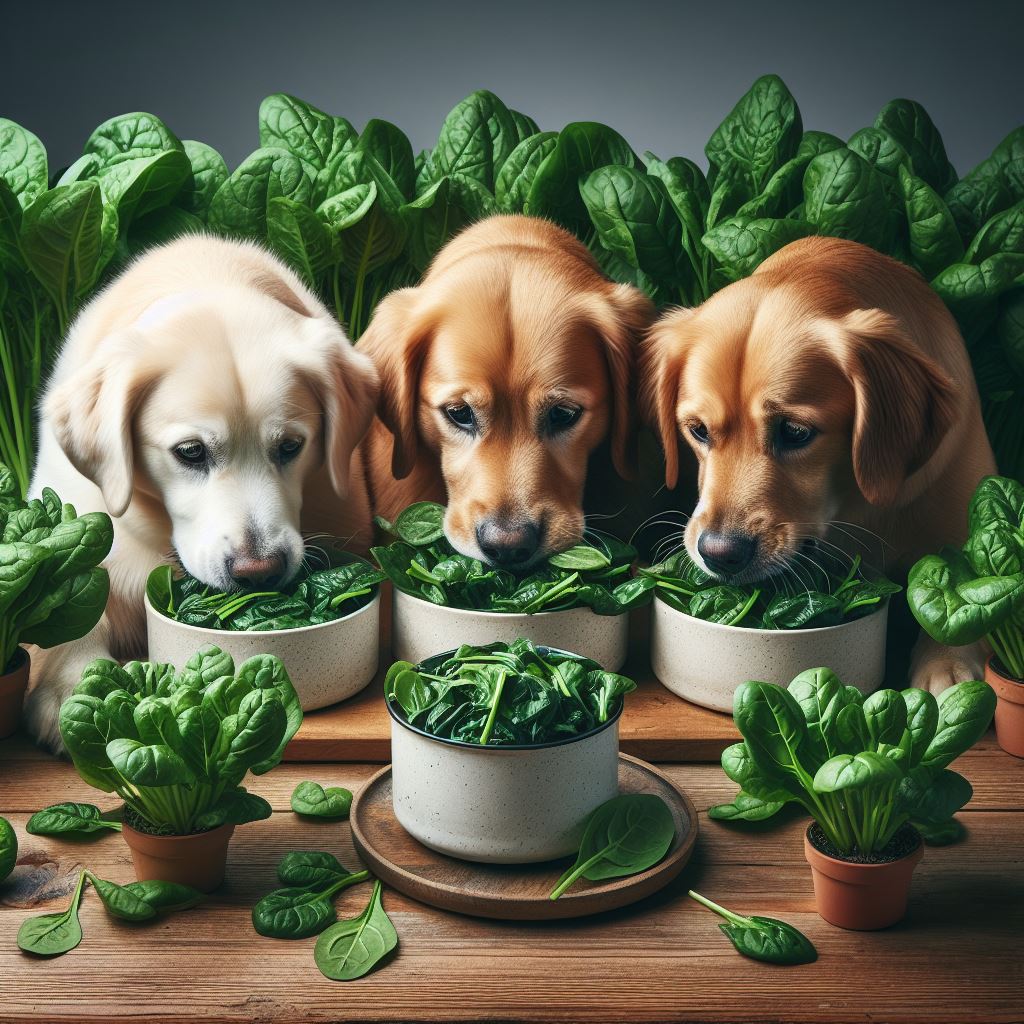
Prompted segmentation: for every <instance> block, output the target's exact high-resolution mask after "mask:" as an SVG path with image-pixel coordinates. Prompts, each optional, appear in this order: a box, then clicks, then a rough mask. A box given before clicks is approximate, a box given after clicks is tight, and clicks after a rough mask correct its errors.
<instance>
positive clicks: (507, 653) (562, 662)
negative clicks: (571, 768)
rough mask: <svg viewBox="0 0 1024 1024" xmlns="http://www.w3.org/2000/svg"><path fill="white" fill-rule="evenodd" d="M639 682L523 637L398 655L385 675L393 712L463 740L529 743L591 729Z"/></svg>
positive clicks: (435, 733)
mask: <svg viewBox="0 0 1024 1024" xmlns="http://www.w3.org/2000/svg"><path fill="white" fill-rule="evenodd" d="M635 689H636V683H634V682H633V680H632V679H629V678H627V677H626V676H620V675H617V674H616V673H614V672H606V671H605V670H604V669H602V668H601V666H600V665H598V664H597V662H595V661H591V660H589V659H588V658H582V657H579V656H578V655H574V654H566V653H564V652H560V651H552V650H549V649H547V648H544V647H537V646H535V645H534V644H533V643H531V642H530V641H529V640H524V639H522V638H520V639H518V640H514V641H512V643H510V644H506V643H500V642H499V643H493V644H488V645H487V646H485V647H472V646H470V645H468V644H464V645H463V646H462V647H460V648H459V649H458V650H456V651H455V652H454V653H452V654H446V655H441V656H438V657H436V658H431V659H429V660H428V661H426V662H424V663H423V664H422V665H420V666H418V667H417V666H414V665H411V664H410V663H409V662H405V661H397V662H395V663H394V664H393V665H392V666H391V668H390V669H389V670H388V673H387V676H386V677H385V679H384V695H385V697H386V699H387V700H388V701H389V702H391V705H392V708H393V709H394V710H395V711H396V713H400V714H401V715H402V717H404V718H405V719H406V721H408V722H409V724H410V725H413V726H415V727H417V728H419V729H423V730H424V731H425V732H428V733H430V734H431V735H433V736H439V737H441V738H443V739H451V740H458V741H459V742H463V743H479V744H483V745H486V744H494V745H509V744H515V745H530V744H537V743H550V742H554V741H557V740H562V739H567V738H569V737H571V736H574V735H579V734H581V733H585V732H589V731H590V730H591V729H594V728H597V727H598V726H600V725H601V724H602V723H604V722H607V721H609V719H610V718H612V716H613V715H615V714H616V713H617V712H618V710H619V708H620V707H621V706H622V699H623V697H624V696H625V695H626V694H627V693H631V692H632V691H633V690H635Z"/></svg>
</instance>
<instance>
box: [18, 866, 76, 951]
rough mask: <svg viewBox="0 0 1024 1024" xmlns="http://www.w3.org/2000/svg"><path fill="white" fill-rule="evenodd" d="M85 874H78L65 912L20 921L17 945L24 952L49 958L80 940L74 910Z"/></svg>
mask: <svg viewBox="0 0 1024 1024" xmlns="http://www.w3.org/2000/svg"><path fill="white" fill-rule="evenodd" d="M85 878H86V872H85V871H80V872H79V873H78V884H77V885H76V886H75V891H74V893H73V894H72V896H71V903H70V905H69V906H68V909H67V910H64V911H61V912H58V913H55V914H40V915H39V916H38V917H29V918H26V920H24V921H22V923H21V927H20V928H19V929H18V946H19V948H21V949H23V950H24V951H25V952H26V953H34V954H35V955H36V956H42V957H51V956H61V954H63V953H69V952H71V950H73V949H74V948H75V946H77V945H78V944H79V943H80V942H81V941H82V923H81V921H79V919H78V907H79V905H80V904H81V902H82V890H83V888H84V887H85Z"/></svg>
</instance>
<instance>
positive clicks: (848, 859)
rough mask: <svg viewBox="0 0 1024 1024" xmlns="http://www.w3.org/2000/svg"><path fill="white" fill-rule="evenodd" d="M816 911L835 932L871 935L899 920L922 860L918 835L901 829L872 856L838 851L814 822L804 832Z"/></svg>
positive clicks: (908, 828) (905, 907)
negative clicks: (851, 931) (854, 931)
mask: <svg viewBox="0 0 1024 1024" xmlns="http://www.w3.org/2000/svg"><path fill="white" fill-rule="evenodd" d="M804 856H805V857H806V858H807V862H808V863H809V864H810V865H811V875H812V877H813V880H814V896H815V900H816V901H817V905H818V913H819V914H820V915H821V916H822V917H823V918H824V919H825V920H826V921H828V922H829V924H834V925H836V926H837V927H839V928H849V929H853V930H856V931H874V930H876V929H878V928H888V927H889V926H890V925H894V924H896V923H897V922H898V921H900V920H902V918H903V916H904V915H905V914H906V912H907V897H908V896H909V893H910V880H911V876H912V875H913V873H914V868H916V867H917V865H918V863H919V862H920V860H921V858H922V857H923V856H924V846H923V844H922V842H921V837H920V835H918V833H917V832H916V831H915V830H914V829H913V828H912V827H911V826H910V825H904V826H903V828H901V829H900V830H899V831H898V832H897V833H896V835H894V836H893V838H892V839H891V840H890V842H889V843H888V845H887V846H886V847H885V849H884V850H881V851H880V852H879V853H876V854H867V855H853V856H850V855H848V854H844V853H841V852H840V851H839V850H837V849H835V847H833V846H832V844H831V843H830V842H829V841H828V839H827V838H826V836H825V834H824V832H823V831H822V830H821V828H820V827H819V826H818V824H817V823H816V822H814V823H812V824H811V825H810V827H809V828H808V829H807V832H806V833H805V834H804Z"/></svg>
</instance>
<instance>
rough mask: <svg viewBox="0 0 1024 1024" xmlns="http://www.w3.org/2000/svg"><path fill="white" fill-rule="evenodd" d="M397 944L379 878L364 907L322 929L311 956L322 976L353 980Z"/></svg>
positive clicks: (378, 961)
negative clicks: (382, 900) (344, 919)
mask: <svg viewBox="0 0 1024 1024" xmlns="http://www.w3.org/2000/svg"><path fill="white" fill-rule="evenodd" d="M397 945H398V933H397V932H396V931H395V926H394V925H393V924H392V923H391V918H389V917H388V915H387V914H386V913H385V912H384V906H383V904H382V902H381V884H380V881H379V880H378V881H376V882H375V883H374V885H373V893H372V895H371V896H370V902H369V903H368V904H367V906H366V909H365V910H364V911H363V912H362V913H361V914H360V915H359V916H358V917H354V918H351V919H349V920H347V921H339V922H338V923H337V924H333V925H331V927H330V928H328V929H327V931H325V932H323V933H322V934H321V936H320V938H318V939H317V940H316V949H315V950H314V952H313V958H314V960H315V961H316V965H317V967H318V968H319V969H320V973H321V974H322V975H323V976H324V977H325V978H330V979H331V980H333V981H352V980H353V979H355V978H361V977H362V976H363V975H364V974H367V973H369V972H370V971H372V970H373V968H374V967H376V966H377V964H378V963H380V961H381V960H383V959H384V957H385V956H387V955H388V953H390V952H391V951H392V950H393V949H394V948H395V947H396V946H397Z"/></svg>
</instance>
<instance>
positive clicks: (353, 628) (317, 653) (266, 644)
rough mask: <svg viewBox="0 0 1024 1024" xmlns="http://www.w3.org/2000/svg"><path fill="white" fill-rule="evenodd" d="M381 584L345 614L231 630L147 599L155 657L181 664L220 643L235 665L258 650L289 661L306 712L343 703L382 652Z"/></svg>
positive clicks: (368, 677) (365, 679)
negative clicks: (290, 625) (295, 624)
mask: <svg viewBox="0 0 1024 1024" xmlns="http://www.w3.org/2000/svg"><path fill="white" fill-rule="evenodd" d="M379 632H380V588H379V587H378V588H377V593H376V594H374V596H373V600H372V601H370V602H369V603H368V604H365V605H363V607H362V608H360V609H358V610H357V611H354V612H353V613H352V614H351V615H346V616H345V617H344V618H341V619H335V620H334V621H333V622H321V623H320V624H318V625H316V626H300V627H299V628H298V629H266V630H253V631H249V632H246V631H243V630H237V631H236V630H231V629H206V628H205V627H202V626H190V625H188V624H187V623H185V622H177V621H175V620H174V619H169V618H168V617H167V616H166V615H161V614H160V612H158V611H157V610H156V609H155V608H154V607H153V606H152V605H151V604H150V602H149V598H148V597H147V598H146V633H147V635H148V637H149V659H150V661H169V662H170V663H171V664H172V665H176V666H177V667H179V668H180V667H181V666H182V665H184V664H185V662H186V661H188V659H189V658H191V657H192V655H193V654H195V652H196V651H197V650H199V648H200V647H205V646H206V645H207V644H216V646H217V647H219V648H220V649H221V650H223V651H227V652H228V654H230V655H231V657H232V658H234V659H235V664H236V665H237V664H239V663H240V662H243V661H245V660H246V659H247V658H251V657H252V656H253V655H254V654H273V655H276V656H277V657H278V658H280V659H281V661H282V662H283V663H284V667H285V668H286V669H287V670H288V676H289V678H290V679H291V681H292V685H293V686H294V687H295V692H296V693H297V694H298V695H299V701H300V702H301V703H302V710H303V711H314V710H315V709H316V708H324V707H327V706H328V705H329V704H337V703H338V701H340V700H346V699H347V698H349V697H352V696H354V695H355V694H357V693H358V692H359V691H360V690H362V689H363V688H364V687H365V686H366V685H367V683H369V682H370V680H371V679H373V677H374V676H375V675H376V673H377V661H378V658H379V656H380V636H379Z"/></svg>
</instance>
